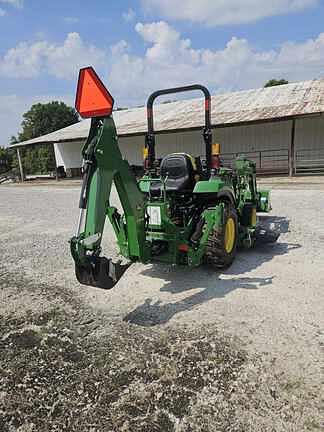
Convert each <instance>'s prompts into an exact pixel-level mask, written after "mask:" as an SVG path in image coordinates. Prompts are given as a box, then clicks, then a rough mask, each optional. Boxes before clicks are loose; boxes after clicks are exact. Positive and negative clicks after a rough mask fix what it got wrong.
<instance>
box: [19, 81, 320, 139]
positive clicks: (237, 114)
mask: <svg viewBox="0 0 324 432" xmlns="http://www.w3.org/2000/svg"><path fill="white" fill-rule="evenodd" d="M323 112H324V79H320V80H312V81H304V82H298V83H292V84H287V85H282V86H276V87H269V88H261V89H256V90H255V89H254V90H245V91H239V92H234V93H227V94H219V95H215V96H212V124H213V126H221V125H230V124H239V123H247V122H255V121H262V120H264V121H269V120H271V119H280V118H286V117H293V116H301V115H309V114H316V113H323ZM113 116H114V120H115V123H116V126H117V131H118V134H119V136H123V135H129V134H141V133H145V132H146V130H147V124H146V109H145V108H144V107H143V108H132V109H128V110H123V111H115V112H114V114H113ZM154 122H155V130H156V131H168V130H179V129H191V128H192V129H194V128H198V127H202V126H203V124H204V113H203V102H202V99H190V100H181V101H177V102H171V103H167V104H157V105H155V107H154ZM89 126H90V120H84V121H82V122H80V123H77V124H74V125H72V126H68V127H66V128H64V129H60V130H58V131H56V132H52V133H50V134H47V135H43V136H41V137H39V138H35V139H32V140H29V141H24V142H21V143H18V144H14V145H12V146H11V147H15V146H19V145H27V144H36V143H48V142H62V141H71V140H73V141H76V140H84V139H85V138H86V137H87V136H88V131H89Z"/></svg>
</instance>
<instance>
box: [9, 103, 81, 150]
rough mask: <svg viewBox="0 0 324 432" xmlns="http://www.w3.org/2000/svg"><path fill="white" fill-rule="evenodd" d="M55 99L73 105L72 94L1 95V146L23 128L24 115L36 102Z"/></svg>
mask: <svg viewBox="0 0 324 432" xmlns="http://www.w3.org/2000/svg"><path fill="white" fill-rule="evenodd" d="M53 100H58V101H63V102H65V103H66V104H68V105H70V106H73V103H74V102H73V96H72V95H40V96H36V95H35V96H30V97H22V96H18V95H16V94H10V95H6V96H2V95H0V124H1V131H0V146H6V145H8V144H9V140H10V137H11V136H12V135H17V133H18V132H19V131H20V130H21V127H20V125H21V122H22V115H23V113H25V112H26V111H28V110H29V108H30V107H31V106H32V105H33V104H34V103H47V102H51V101H53Z"/></svg>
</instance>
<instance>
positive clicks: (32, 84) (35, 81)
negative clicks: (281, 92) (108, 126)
mask: <svg viewBox="0 0 324 432" xmlns="http://www.w3.org/2000/svg"><path fill="white" fill-rule="evenodd" d="M89 65H92V66H93V67H94V68H95V69H96V71H97V72H98V74H99V75H100V76H101V77H102V80H103V81H104V83H105V84H106V86H107V87H108V89H109V91H110V92H111V94H112V95H113V96H114V98H115V106H119V107H133V106H139V105H143V104H144V103H145V101H146V99H147V96H148V95H149V94H150V92H152V91H154V90H157V89H161V88H166V87H174V86H180V85H187V84H193V83H200V84H204V85H206V86H207V87H209V89H210V90H211V92H212V93H219V92H229V91H236V90H242V89H249V88H257V87H262V86H263V84H264V83H265V82H266V81H267V80H268V79H271V78H285V79H287V80H289V81H301V80H309V79H315V78H320V77H324V0H267V1H263V0H199V1H197V0H133V1H130V0H91V1H85V0H83V1H81V0H79V1H76V0H69V1H66V0H64V1H63V0H56V1H46V2H45V1H44V0H43V1H41V0H0V145H7V144H8V142H9V139H10V136H12V135H16V134H17V132H18V131H19V130H20V124H21V121H22V114H23V113H24V112H26V111H27V110H28V109H29V108H30V106H31V105H32V104H33V103H37V102H44V103H45V102H49V101H51V100H62V101H64V102H66V103H68V104H69V105H72V106H73V105H74V97H75V89H76V83H77V77H78V71H79V68H80V67H84V66H89ZM193 96H194V95H193Z"/></svg>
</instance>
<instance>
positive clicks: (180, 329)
mask: <svg viewBox="0 0 324 432" xmlns="http://www.w3.org/2000/svg"><path fill="white" fill-rule="evenodd" d="M6 276H7V278H8V272H6ZM16 278H17V277H16V276H15V280H16ZM8 281H9V285H10V286H12V285H13V281H12V280H10V277H9V279H7V282H8ZM22 285H28V286H29V289H30V288H31V284H30V283H28V282H27V279H25V280H24V281H22V283H21V284H20V287H19V288H18V290H19V292H21V286H22ZM2 286H3V287H4V281H3V280H2ZM45 288H46V287H45V286H44V285H41V286H40V287H34V290H35V293H39V295H42V294H41V293H42V292H44V290H45ZM49 288H51V290H53V289H54V292H59V290H58V287H56V288H55V287H48V289H49ZM13 290H14V289H13V288H11V292H13ZM61 291H62V296H63V298H64V299H65V301H66V298H67V293H66V292H64V290H61ZM72 303H73V305H72V306H73V310H74V313H72V314H71V313H67V311H66V310H64V309H63V308H62V309H58V308H57V307H55V308H53V309H48V310H47V311H45V312H43V313H41V314H40V313H31V312H30V311H29V312H28V313H26V314H25V315H21V316H20V317H17V316H16V315H15V316H12V317H10V316H6V318H5V319H4V318H3V317H2V318H1V319H0V336H1V339H0V389H1V391H0V430H1V431H3V432H12V431H19V432H22V431H25V432H34V431H37V432H38V431H78V432H80V431H81V432H82V431H87V432H88V431H93V432H94V431H110V430H111V431H132V432H137V431H138V432H139V431H150V432H151V431H161V432H162V431H163V432H166V431H179V432H191V431H231V432H232V431H256V430H262V431H287V430H291V431H298V432H299V431H301V430H316V427H318V426H319V425H318V423H317V420H316V418H317V415H316V413H317V407H316V406H315V405H314V402H313V401H312V395H311V393H310V392H309V391H308V390H307V388H306V387H305V385H304V383H303V382H297V381H296V382H291V381H288V380H287V378H286V377H285V376H284V375H276V374H275V373H274V372H273V370H275V368H273V366H274V365H273V363H271V362H270V361H269V362H268V363H267V362H265V361H264V359H263V360H262V359H261V357H257V356H251V354H248V352H247V351H246V350H245V349H244V346H243V344H242V342H241V341H240V340H239V339H236V338H232V337H230V336H228V335H224V334H222V333H220V332H219V330H218V329H217V328H216V326H209V327H208V328H206V327H204V326H198V327H197V328H195V329H193V328H188V327H185V326H177V327H167V328H163V329H162V328H151V327H148V328H147V327H138V326H136V325H130V324H127V323H122V322H120V321H118V322H112V321H110V322H109V323H107V321H106V320H107V318H106V317H105V316H104V315H98V313H97V314H94V312H93V311H91V310H89V309H86V308H84V307H83V306H81V305H80V304H78V303H76V302H73V301H72Z"/></svg>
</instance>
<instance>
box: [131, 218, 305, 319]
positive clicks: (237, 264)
mask: <svg viewBox="0 0 324 432" xmlns="http://www.w3.org/2000/svg"><path fill="white" fill-rule="evenodd" d="M260 224H261V225H262V227H272V228H274V229H275V230H279V231H280V233H281V234H284V233H287V232H288V231H289V220H288V219H286V218H284V217H275V216H265V217H260ZM300 247H301V245H299V244H291V243H271V244H257V245H256V246H255V248H253V249H251V250H246V249H245V250H240V251H239V252H238V255H237V257H236V259H235V261H234V263H233V264H232V266H231V267H230V268H229V269H227V270H225V271H222V272H219V273H218V272H215V270H212V269H209V268H206V267H205V268H203V271H202V269H201V268H194V269H188V268H183V267H182V268H179V267H171V266H163V265H158V264H155V265H152V266H151V267H149V268H147V269H145V270H144V271H143V272H142V274H143V275H145V276H150V277H152V278H160V279H162V280H164V281H165V283H164V285H163V286H162V288H161V289H160V291H161V292H168V293H171V294H180V293H183V292H186V291H191V290H195V292H194V293H193V294H191V295H189V296H188V297H185V298H184V299H181V300H179V301H177V302H169V303H162V301H160V300H158V301H156V302H153V301H152V299H151V298H147V299H145V301H144V303H143V304H141V305H139V306H137V307H136V308H135V309H134V310H133V311H131V312H129V313H128V314H127V315H126V316H125V317H124V321H126V322H129V323H132V324H136V325H140V326H145V327H149V326H155V325H162V324H166V323H167V322H168V321H169V320H170V319H171V318H172V317H174V316H175V315H176V314H178V313H181V312H185V311H189V310H191V309H193V308H195V307H196V306H199V305H201V304H203V303H206V302H208V301H210V300H213V299H215V298H223V297H225V296H226V295H227V294H229V293H230V292H232V291H234V290H237V289H247V290H257V289H259V288H261V287H265V286H268V285H271V284H272V282H273V279H274V277H275V276H273V275H269V276H267V277H242V275H244V274H246V273H248V272H250V271H252V270H254V269H256V268H257V267H259V266H261V265H262V264H263V263H265V262H268V261H271V260H272V259H273V258H274V257H275V256H280V255H286V254H288V253H290V252H291V251H293V250H294V249H298V248H300ZM221 275H222V276H224V275H226V278H221V277H220V276H221ZM231 276H232V277H231ZM238 276H239V277H238ZM197 289H199V290H200V291H198V292H197Z"/></svg>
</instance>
